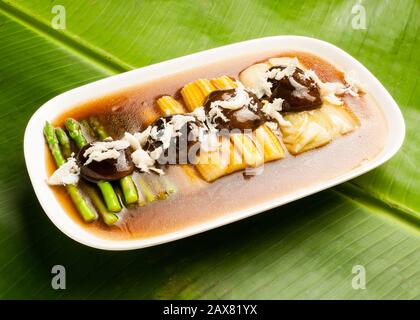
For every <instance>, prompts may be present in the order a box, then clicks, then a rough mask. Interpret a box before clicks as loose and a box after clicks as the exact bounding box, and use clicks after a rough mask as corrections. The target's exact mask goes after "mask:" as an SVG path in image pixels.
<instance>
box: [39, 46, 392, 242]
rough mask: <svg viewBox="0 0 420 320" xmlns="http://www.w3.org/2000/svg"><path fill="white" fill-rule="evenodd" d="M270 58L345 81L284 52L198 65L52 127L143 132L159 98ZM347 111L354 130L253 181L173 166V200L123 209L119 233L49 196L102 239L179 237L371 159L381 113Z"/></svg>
mask: <svg viewBox="0 0 420 320" xmlns="http://www.w3.org/2000/svg"><path fill="white" fill-rule="evenodd" d="M274 56H296V57H297V58H298V59H299V60H300V62H301V63H302V64H303V65H305V66H306V67H308V68H310V69H312V70H314V71H315V72H316V73H317V75H318V76H319V78H320V79H321V80H322V81H341V80H342V79H343V74H342V73H341V72H339V71H338V70H337V69H335V68H334V67H333V66H332V65H331V64H329V63H327V62H325V61H323V60H322V59H320V58H318V57H315V56H313V55H311V54H307V53H301V52H284V53H282V54H280V55H279V54H278V53H273V52H266V53H262V54H260V55H259V56H258V57H256V56H255V55H254V56H252V55H250V56H246V57H244V58H243V60H242V61H239V62H238V61H226V62H224V63H218V64H217V65H204V66H203V67H202V68H200V69H197V70H189V71H185V72H183V73H179V74H175V75H172V76H169V77H165V78H162V79H160V80H159V81H155V82H151V83H148V84H146V85H142V86H141V87H136V88H131V89H128V90H126V91H124V92H119V93H116V94H113V95H110V96H107V97H103V98H101V99H97V100H94V101H89V102H86V103H85V104H83V105H79V106H75V107H74V108H73V109H72V110H70V111H68V112H66V113H65V114H63V115H61V116H60V117H58V118H57V119H56V120H55V121H54V125H56V126H61V125H63V123H64V120H65V119H66V118H68V117H74V118H75V119H83V118H86V117H88V116H90V115H97V116H98V117H99V118H100V119H101V120H103V123H104V124H105V125H106V127H107V129H108V131H109V132H110V133H111V135H112V136H113V137H114V138H119V137H120V136H121V135H122V134H123V133H124V132H125V131H135V130H140V129H144V128H145V127H146V126H147V125H149V124H150V123H151V122H153V121H155V120H156V119H157V118H158V117H160V116H161V114H160V113H159V111H158V109H157V108H156V106H155V103H154V101H155V99H156V98H157V97H159V96H161V95H163V94H169V95H175V96H177V94H179V88H181V87H182V86H183V85H184V84H185V83H187V82H190V81H193V80H196V79H197V78H201V77H202V78H212V77H216V76H221V75H228V76H231V77H233V78H237V76H238V74H239V72H240V71H241V70H243V69H244V68H246V67H247V66H249V65H251V64H253V63H256V62H259V61H262V60H265V59H267V58H269V57H274ZM345 104H346V105H347V106H348V107H349V108H350V109H351V110H352V111H353V112H354V113H355V114H356V116H357V117H358V118H359V120H360V127H359V128H358V129H356V130H355V131H353V132H352V133H350V134H347V135H345V136H343V137H340V138H337V139H335V140H334V141H332V142H331V143H329V144H328V145H326V146H324V147H321V148H319V149H315V150H311V151H308V152H305V153H302V154H300V155H298V156H292V155H290V154H286V157H285V158H284V159H282V160H278V161H274V162H270V163H266V164H264V166H263V171H262V173H261V174H260V175H256V176H253V177H252V179H244V177H243V174H242V172H237V173H234V174H231V175H229V176H226V177H222V178H220V179H218V180H217V181H215V182H213V183H207V182H205V181H204V180H202V179H200V178H199V177H198V174H197V173H195V171H194V169H192V168H191V167H188V166H186V165H183V166H171V167H169V168H168V170H167V176H168V178H169V179H171V181H172V182H173V183H174V184H175V185H176V187H177V189H178V191H177V193H176V194H174V195H172V196H171V197H169V198H168V199H167V200H159V201H155V202H153V203H148V204H147V205H145V206H142V207H136V208H131V209H124V210H123V211H122V212H121V213H119V216H120V220H119V222H118V226H115V227H112V228H110V227H107V226H105V225H104V224H103V223H102V222H101V221H100V219H99V220H98V221H97V222H94V223H92V224H85V223H83V221H82V220H81V218H80V217H79V215H78V213H77V212H76V210H75V208H74V207H73V205H72V203H71V202H70V199H69V197H68V196H67V194H66V192H65V189H64V188H62V187H53V190H54V192H55V194H56V196H57V198H58V199H59V201H60V203H61V204H62V206H63V207H64V209H65V210H66V211H67V212H68V213H69V214H70V216H71V217H72V218H73V219H74V220H75V221H77V222H78V223H80V224H81V225H82V226H83V227H84V228H86V229H87V230H88V231H90V232H93V233H95V234H96V235H98V236H100V237H103V238H111V239H133V238H148V237H152V236H158V235H162V234H165V233H169V232H174V231H179V230H182V229H183V228H186V227H190V226H193V225H197V224H201V223H204V222H206V221H209V220H212V219H215V218H217V217H220V216H223V215H227V214H229V213H231V212H234V211H236V210H241V209H246V208H248V207H251V206H255V205H257V204H260V203H264V202H266V201H270V200H272V199H274V198H277V197H279V196H281V195H285V194H289V193H291V192H294V191H296V190H298V189H301V188H304V187H309V186H311V185H314V184H317V183H319V182H322V181H326V180H329V179H332V178H335V177H337V176H340V175H342V174H344V173H346V172H348V171H350V170H351V169H353V168H355V167H357V166H359V165H360V164H361V163H363V162H364V161H366V160H370V159H372V158H374V157H375V156H376V155H377V154H378V153H379V152H380V151H381V150H382V148H383V145H384V141H385V137H386V135H387V128H386V123H385V119H384V117H383V114H382V112H381V110H380V109H379V108H378V106H377V105H376V103H375V101H374V100H373V99H372V98H371V97H370V96H369V94H368V93H367V94H365V95H363V96H361V97H358V98H353V97H352V98H348V97H347V98H346V99H345ZM45 152H47V154H48V157H47V159H48V160H47V161H48V162H47V168H48V172H49V173H50V174H51V173H52V172H53V171H54V170H55V165H54V163H53V161H52V157H51V156H50V153H49V152H48V149H47V148H46V151H45ZM286 153H287V152H286ZM256 190H257V192H256Z"/></svg>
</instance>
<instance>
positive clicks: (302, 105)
mask: <svg viewBox="0 0 420 320" xmlns="http://www.w3.org/2000/svg"><path fill="white" fill-rule="evenodd" d="M273 69H280V70H283V69H285V67H283V66H275V67H272V68H270V71H271V70H273ZM291 77H293V79H294V80H295V81H296V82H297V83H298V84H300V85H301V86H304V87H305V88H306V89H307V90H306V93H305V94H304V95H299V94H296V92H295V91H296V88H295V86H293V84H292V83H291V82H290V79H289V77H283V78H282V79H280V80H276V79H270V78H269V79H268V81H269V82H271V83H272V88H271V92H272V93H271V96H270V97H269V100H270V101H273V100H274V99H276V98H282V99H283V100H284V101H283V105H282V111H286V112H287V111H304V110H312V109H316V108H319V107H320V106H321V105H322V99H321V94H320V92H319V87H318V85H317V84H316V82H315V81H314V80H313V79H312V78H309V77H306V76H305V73H304V71H303V70H302V69H300V68H296V71H295V72H294V73H293V75H291Z"/></svg>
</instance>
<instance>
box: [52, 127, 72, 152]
mask: <svg viewBox="0 0 420 320" xmlns="http://www.w3.org/2000/svg"><path fill="white" fill-rule="evenodd" d="M55 135H56V136H57V139H58V142H59V143H60V146H61V152H62V154H63V156H64V158H66V159H67V158H68V157H70V156H71V145H70V139H69V137H68V136H67V133H66V132H65V131H64V130H63V129H61V128H56V129H55Z"/></svg>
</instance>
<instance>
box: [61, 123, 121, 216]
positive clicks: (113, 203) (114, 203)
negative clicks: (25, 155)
mask: <svg viewBox="0 0 420 320" xmlns="http://www.w3.org/2000/svg"><path fill="white" fill-rule="evenodd" d="M65 125H66V128H67V131H68V132H69V135H70V137H71V138H72V139H73V141H74V143H75V144H76V146H77V148H79V149H81V148H83V147H84V146H85V145H86V144H87V140H86V138H85V137H84V135H83V132H82V130H81V129H80V124H79V122H77V121H76V120H74V119H72V118H68V119H67V120H66V122H65ZM98 187H99V189H100V190H101V192H102V196H103V198H104V200H105V203H106V205H107V207H108V210H109V211H112V212H119V211H121V205H120V202H119V199H118V196H117V194H116V193H115V190H114V189H113V188H112V185H111V183H110V182H106V181H100V182H98Z"/></svg>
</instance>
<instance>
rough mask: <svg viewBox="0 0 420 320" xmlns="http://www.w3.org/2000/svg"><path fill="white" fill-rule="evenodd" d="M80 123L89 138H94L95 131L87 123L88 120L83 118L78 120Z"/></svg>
mask: <svg viewBox="0 0 420 320" xmlns="http://www.w3.org/2000/svg"><path fill="white" fill-rule="evenodd" d="M80 124H81V125H82V127H83V128H84V129H85V132H87V133H88V134H89V136H90V138H91V139H93V140H95V139H96V133H95V131H93V129H92V127H91V126H90V125H89V122H88V121H87V120H85V119H83V120H80Z"/></svg>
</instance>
